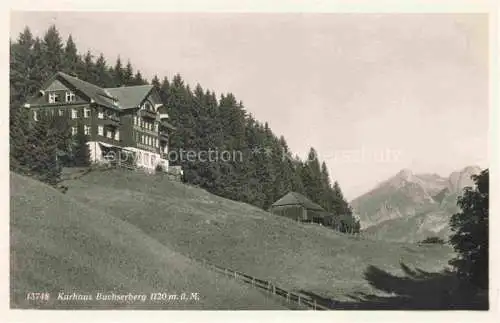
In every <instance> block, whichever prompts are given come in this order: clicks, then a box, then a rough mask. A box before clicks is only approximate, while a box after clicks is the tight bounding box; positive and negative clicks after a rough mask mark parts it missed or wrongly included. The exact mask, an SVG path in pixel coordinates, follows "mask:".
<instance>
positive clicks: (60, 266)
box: [10, 173, 286, 309]
mask: <svg viewBox="0 0 500 323" xmlns="http://www.w3.org/2000/svg"><path fill="white" fill-rule="evenodd" d="M92 178H93V179H94V180H96V181H97V180H100V181H102V182H104V183H105V182H108V181H107V180H106V178H107V177H104V174H92V176H90V175H89V177H88V179H87V180H92ZM109 183H110V184H112V181H110V182H109ZM76 184H77V183H75V185H74V187H72V188H71V190H72V191H73V193H77V192H80V193H79V194H76V196H75V197H78V198H72V197H70V196H69V195H64V194H62V193H60V192H58V191H57V190H55V189H53V188H51V187H49V186H46V185H44V184H42V183H40V182H37V181H34V180H32V179H29V178H26V177H22V176H20V175H17V174H13V173H11V177H10V190H11V193H10V194H11V199H10V208H11V220H10V230H11V278H10V279H11V307H13V308H30V307H42V308H86V307H87V308H96V307H97V308H100V307H108V308H120V307H124V308H137V309H151V308H155V309H159V308H163V309H286V307H285V306H284V302H282V301H281V300H277V299H273V298H271V297H268V296H267V295H266V294H264V293H261V292H259V291H257V290H254V289H252V288H251V287H249V286H246V285H242V284H239V283H238V282H236V281H233V280H230V279H227V278H225V277H223V276H220V275H217V274H215V273H214V272H211V271H208V270H207V269H205V268H204V267H202V266H200V265H199V264H198V263H196V262H194V261H192V260H190V259H188V258H187V257H185V256H184V255H182V250H180V249H179V250H178V251H176V250H174V249H172V246H175V244H166V243H165V242H166V240H165V239H162V242H160V241H159V240H157V239H156V237H159V236H160V235H158V234H149V233H146V231H151V232H153V231H154V230H152V228H148V225H151V224H152V222H151V221H150V222H149V224H146V225H143V226H136V225H135V224H134V223H135V222H137V220H140V217H142V216H146V215H145V214H142V215H140V214H135V213H134V217H133V218H132V217H128V215H130V214H129V213H127V214H125V213H124V214H118V213H119V211H118V210H116V209H114V208H110V207H107V206H106V205H104V204H103V199H102V198H104V197H105V196H100V197H97V196H98V194H99V192H97V191H96V192H95V193H91V190H92V187H93V186H88V187H87V188H86V189H83V188H78V186H80V187H84V186H85V185H84V182H78V185H76ZM131 184H132V183H128V186H131ZM97 186H99V185H97ZM179 187H180V189H179V190H178V192H177V194H178V197H177V198H178V199H180V198H181V197H180V196H182V194H183V190H182V186H179ZM108 189H109V192H110V194H111V195H110V196H115V197H114V198H113V201H114V202H113V201H110V202H112V203H111V204H113V203H114V204H117V203H119V201H121V200H122V199H124V198H125V199H127V196H126V195H122V194H127V193H126V192H122V191H121V190H112V186H108ZM137 189H138V190H141V187H139V186H138V188H137ZM186 190H188V189H187V188H186ZM129 193H130V194H132V195H134V193H132V191H130V192H129ZM88 194H97V195H96V197H95V198H96V201H91V200H88V198H92V197H91V196H89V195H88ZM130 201H135V200H134V199H131V200H130ZM136 202H137V201H136ZM138 203H140V202H138ZM161 207H164V204H161ZM180 207H182V206H180ZM117 212H118V213H117ZM133 219H135V220H136V221H132V220H133ZM144 230H146V231H144ZM164 234H166V235H169V234H173V233H172V232H171V231H169V232H164ZM176 234H182V232H177V233H176ZM63 288H64V289H63ZM30 292H50V293H51V294H52V297H51V300H50V301H49V302H42V303H33V302H30V301H28V300H26V296H27V293H30ZM59 292H65V293H68V294H71V293H72V292H77V293H80V294H91V295H95V294H96V293H97V292H103V293H111V292H114V293H116V294H122V293H128V292H131V293H133V294H146V295H148V296H149V294H150V293H151V292H166V293H169V294H180V293H183V292H186V293H188V295H190V293H199V296H200V300H199V301H196V300H192V301H173V300H170V301H159V302H151V301H146V302H145V303H141V302H135V303H130V304H128V303H123V302H115V303H109V302H107V303H103V302H100V301H95V300H94V301H87V302H82V301H58V300H57V299H56V296H57V295H58V293H59Z"/></svg>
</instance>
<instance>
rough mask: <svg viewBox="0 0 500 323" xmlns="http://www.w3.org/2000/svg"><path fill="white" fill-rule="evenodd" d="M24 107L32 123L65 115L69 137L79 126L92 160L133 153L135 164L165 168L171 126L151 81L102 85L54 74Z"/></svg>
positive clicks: (152, 168)
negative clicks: (116, 85)
mask: <svg viewBox="0 0 500 323" xmlns="http://www.w3.org/2000/svg"><path fill="white" fill-rule="evenodd" d="M24 107H25V108H28V109H29V110H30V116H31V117H32V118H33V120H34V121H37V120H39V118H40V117H41V115H42V114H50V115H58V116H62V117H66V118H68V119H69V122H70V126H71V131H72V134H73V135H76V134H77V132H78V129H79V128H80V129H81V128H82V127H83V131H84V133H85V135H87V136H88V138H89V141H88V142H87V144H88V146H89V150H90V158H91V161H92V162H95V163H106V162H109V160H110V156H112V158H122V159H123V156H130V155H133V156H134V158H130V159H133V164H135V165H134V166H136V167H139V168H144V169H145V170H146V171H154V170H155V169H156V167H157V165H158V164H160V165H162V166H163V169H164V170H165V171H168V167H169V165H168V158H167V157H166V156H167V153H168V138H169V132H170V131H171V130H173V129H174V128H173V127H172V125H170V124H169V123H168V122H167V119H168V114H167V113H166V107H164V106H163V105H162V103H161V100H160V96H159V93H158V92H157V90H156V89H155V87H154V86H152V85H138V86H122V87H117V88H101V87H99V86H97V85H94V84H91V83H88V82H85V81H83V80H81V79H79V78H77V77H74V76H70V75H68V74H65V73H62V72H58V73H56V74H55V75H54V76H52V77H51V78H50V79H49V80H48V81H46V82H45V84H44V85H43V86H42V89H41V90H40V91H39V92H38V93H37V94H36V95H34V96H33V97H32V98H30V99H29V100H28V102H27V103H26V104H25V105H24ZM110 152H113V154H110ZM123 152H127V154H122V153H123ZM129 152H132V153H133V154H128V153H129ZM127 158H129V157H127ZM128 162H130V160H128Z"/></svg>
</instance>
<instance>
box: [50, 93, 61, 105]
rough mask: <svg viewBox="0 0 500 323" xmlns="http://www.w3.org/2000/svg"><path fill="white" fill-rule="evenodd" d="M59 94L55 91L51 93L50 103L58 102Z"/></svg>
mask: <svg viewBox="0 0 500 323" xmlns="http://www.w3.org/2000/svg"><path fill="white" fill-rule="evenodd" d="M59 101H60V100H59V94H57V93H55V92H51V93H49V103H57V102H59Z"/></svg>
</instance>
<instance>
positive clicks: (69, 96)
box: [66, 92, 76, 102]
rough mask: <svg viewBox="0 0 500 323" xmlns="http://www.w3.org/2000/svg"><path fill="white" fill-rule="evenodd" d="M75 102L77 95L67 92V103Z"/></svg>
mask: <svg viewBox="0 0 500 323" xmlns="http://www.w3.org/2000/svg"><path fill="white" fill-rule="evenodd" d="M74 101H76V96H75V93H73V92H66V102H74Z"/></svg>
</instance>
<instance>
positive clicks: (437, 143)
mask: <svg viewBox="0 0 500 323" xmlns="http://www.w3.org/2000/svg"><path fill="white" fill-rule="evenodd" d="M51 24H55V25H56V27H57V29H58V30H59V32H60V33H61V35H62V37H63V39H64V40H65V39H66V38H67V36H68V35H69V34H71V35H72V36H73V39H74V41H75V42H76V44H77V47H78V49H79V50H80V51H82V52H85V51H87V50H90V51H91V52H92V53H94V54H95V55H99V54H100V53H103V54H104V56H105V57H106V59H107V60H108V63H110V64H113V65H114V63H115V61H116V58H117V57H118V55H120V57H121V58H122V60H124V61H126V60H130V61H131V63H132V65H133V66H134V67H135V68H136V69H139V70H140V71H141V73H142V74H143V75H144V76H145V77H147V78H148V79H151V78H152V77H153V75H155V74H156V75H158V76H159V77H160V79H161V78H163V76H167V77H169V78H170V79H171V77H172V76H173V75H174V74H177V73H179V74H181V75H182V77H183V78H184V80H185V81H186V82H187V83H188V84H191V85H195V84H196V83H200V84H201V85H202V86H203V87H204V88H206V89H210V90H213V91H215V92H216V93H218V94H220V93H227V92H231V93H233V94H235V96H236V98H237V99H239V100H241V101H242V102H243V104H244V106H245V108H246V110H247V111H248V112H249V113H251V114H252V115H253V116H254V117H255V118H256V119H257V120H259V121H262V122H265V121H267V122H268V123H269V125H270V127H271V129H272V130H273V132H274V133H275V134H277V135H283V136H284V137H285V138H286V140H287V142H288V144H289V146H290V148H291V150H292V151H293V152H294V153H297V154H298V155H299V156H301V157H303V158H304V157H306V155H307V152H308V150H309V148H310V147H314V148H315V149H316V150H317V151H318V153H319V157H320V159H321V160H324V161H325V162H326V163H327V165H328V168H329V171H330V176H331V177H332V179H333V180H337V181H338V182H339V183H340V186H341V188H342V190H343V192H344V195H345V196H346V197H347V198H348V199H353V198H355V197H357V196H359V195H361V194H363V193H365V192H367V191H369V190H370V189H372V188H373V187H374V186H375V185H376V184H377V183H379V182H381V181H383V180H385V179H387V178H388V177H390V176H393V175H395V174H396V173H397V172H399V171H400V170H401V169H403V168H406V169H411V170H412V171H413V172H415V173H423V172H425V173H437V174H440V175H442V176H448V175H449V174H450V173H451V172H452V171H456V170H459V169H462V168H464V167H465V166H468V165H478V166H480V167H487V166H488V123H489V122H488V112H489V106H488V102H489V98H488V77H489V76H488V52H489V49H488V20H487V16H486V15H483V14H386V15H378V14H361V13H357V14H327V13H323V14H312V13H308V14H305V13H304V14H300V13H288V14H286V13H272V14H271V13H267V14H262V13H247V14H243V13H130V12H128V13H126V12H124V13H103V12H101V13H97V12H13V13H12V14H11V22H10V26H11V31H10V35H11V38H13V39H16V38H17V36H18V35H19V33H20V32H21V31H22V30H23V29H24V27H25V26H29V27H30V29H31V31H32V32H33V33H34V34H35V35H37V36H41V37H42V36H43V34H44V32H45V31H46V30H47V28H48V27H49V26H50V25H51Z"/></svg>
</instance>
